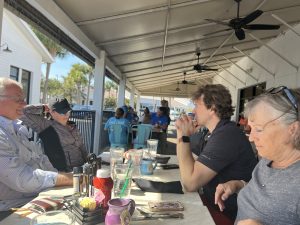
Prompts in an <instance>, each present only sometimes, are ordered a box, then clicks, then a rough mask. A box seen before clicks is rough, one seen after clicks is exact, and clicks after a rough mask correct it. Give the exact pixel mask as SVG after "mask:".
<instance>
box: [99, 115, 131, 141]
mask: <svg viewBox="0 0 300 225" xmlns="http://www.w3.org/2000/svg"><path fill="white" fill-rule="evenodd" d="M112 124H121V125H123V126H124V129H123V130H122V132H124V134H126V135H123V136H122V138H123V139H122V140H120V141H121V143H127V140H126V139H127V130H128V128H130V122H129V121H128V119H126V118H120V119H117V118H116V117H111V118H109V119H108V120H107V122H106V123H105V126H104V129H106V130H109V128H110V127H111V125H112ZM108 137H109V142H110V143H111V142H112V140H114V137H113V133H112V132H108Z"/></svg>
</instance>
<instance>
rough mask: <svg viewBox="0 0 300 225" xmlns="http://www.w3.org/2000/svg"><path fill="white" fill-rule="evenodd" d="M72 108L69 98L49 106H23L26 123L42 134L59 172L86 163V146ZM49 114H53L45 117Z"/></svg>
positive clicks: (46, 150)
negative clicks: (72, 117)
mask: <svg viewBox="0 0 300 225" xmlns="http://www.w3.org/2000/svg"><path fill="white" fill-rule="evenodd" d="M70 113H71V107H70V105H69V103H68V101H67V99H63V100H61V101H57V102H55V103H54V104H52V105H51V106H50V107H49V106H48V105H28V106H26V107H25V108H24V116H23V117H22V118H21V120H22V121H23V124H24V125H26V126H28V127H30V128H32V129H33V130H34V131H35V132H37V133H39V137H40V138H41V139H42V141H43V144H44V150H45V154H46V155H47V156H48V158H49V160H50V162H51V163H52V164H53V166H54V167H55V168H56V169H58V170H59V171H66V170H67V171H68V170H71V169H72V168H73V167H77V166H81V165H83V164H84V163H85V162H86V157H87V154H88V152H87V149H86V147H85V145H84V143H83V139H82V137H81V134H80V132H79V130H78V129H77V128H76V126H75V123H74V122H72V121H69V117H70ZM45 114H49V115H50V117H48V118H47V117H45Z"/></svg>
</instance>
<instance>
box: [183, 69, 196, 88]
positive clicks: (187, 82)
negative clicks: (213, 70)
mask: <svg viewBox="0 0 300 225" xmlns="http://www.w3.org/2000/svg"><path fill="white" fill-rule="evenodd" d="M185 76H186V72H185V71H184V72H183V81H181V83H182V84H189V85H197V84H196V83H195V82H193V81H187V80H185Z"/></svg>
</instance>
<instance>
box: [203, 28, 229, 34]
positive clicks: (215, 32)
mask: <svg viewBox="0 0 300 225" xmlns="http://www.w3.org/2000/svg"><path fill="white" fill-rule="evenodd" d="M229 30H232V29H231V28H227V29H223V30H218V31H214V32H211V33H207V34H203V36H209V35H212V34H217V33H221V32H225V31H229Z"/></svg>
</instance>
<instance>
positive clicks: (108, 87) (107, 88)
mask: <svg viewBox="0 0 300 225" xmlns="http://www.w3.org/2000/svg"><path fill="white" fill-rule="evenodd" d="M104 88H105V91H108V97H109V98H110V97H111V96H110V95H111V90H117V89H118V86H117V85H116V83H115V82H113V81H110V80H106V81H105V87H104Z"/></svg>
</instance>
